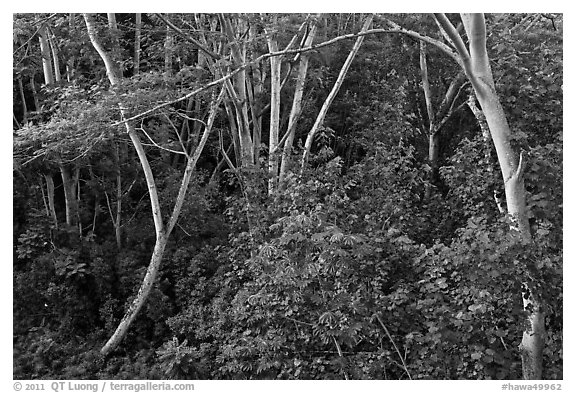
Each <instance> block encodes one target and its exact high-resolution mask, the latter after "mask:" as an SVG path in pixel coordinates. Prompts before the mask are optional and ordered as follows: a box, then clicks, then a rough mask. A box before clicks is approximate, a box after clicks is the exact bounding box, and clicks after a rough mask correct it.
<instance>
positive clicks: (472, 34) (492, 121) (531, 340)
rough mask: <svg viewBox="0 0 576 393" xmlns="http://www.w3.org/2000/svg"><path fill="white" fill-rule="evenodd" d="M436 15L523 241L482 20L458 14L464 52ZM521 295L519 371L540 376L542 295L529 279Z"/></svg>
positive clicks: (517, 177) (518, 189)
mask: <svg viewBox="0 0 576 393" xmlns="http://www.w3.org/2000/svg"><path fill="white" fill-rule="evenodd" d="M436 17H437V19H438V21H439V23H440V24H441V26H442V28H444V29H445V31H446V33H447V34H448V35H449V36H450V38H451V40H452V41H453V42H454V45H455V47H456V49H457V51H458V53H459V55H460V57H461V65H462V67H463V69H464V71H465V72H466V75H467V77H468V79H469V80H470V82H471V83H472V87H473V88H474V91H475V93H476V97H477V98H478V101H479V103H480V106H481V107H482V111H483V113H484V115H485V116H486V122H487V123H488V127H489V128H490V135H491V137H492V140H493V141H494V146H495V148H496V153H497V156H498V162H499V164H500V170H501V172H502V178H503V180H504V189H505V194H506V205H507V210H508V214H509V215H510V217H511V219H512V221H513V223H514V224H513V228H512V229H513V230H515V231H518V233H519V234H520V236H521V237H522V239H523V240H524V241H525V242H531V241H532V235H531V233H530V225H529V222H528V209H527V207H526V195H525V188H524V170H525V166H526V162H525V160H524V157H523V155H522V154H520V157H518V155H517V154H516V153H515V152H514V150H513V149H512V145H511V140H512V138H511V131H510V127H509V125H508V121H507V119H506V115H505V113H504V109H503V108H502V104H501V103H500V99H499V98H498V95H497V93H496V88H495V84H494V79H493V75H492V70H491V68H490V61H489V58H488V53H487V50H486V24H485V20H484V15H483V14H461V18H462V21H463V24H464V29H465V31H466V35H467V36H468V39H469V41H470V44H469V47H470V49H469V51H468V50H467V49H466V46H465V44H464V42H463V40H462V38H461V37H460V35H459V34H458V32H457V31H456V29H455V28H454V26H453V25H452V24H451V23H450V21H449V20H448V18H446V16H445V15H444V14H436ZM522 299H523V302H524V311H525V312H526V315H527V325H528V327H527V328H526V329H525V330H524V333H523V336H522V342H521V344H520V355H521V358H522V374H523V378H524V379H542V355H543V349H544V340H545V326H544V311H543V305H542V300H541V298H540V296H539V294H538V293H537V291H536V290H535V288H534V287H533V286H532V285H531V284H530V283H528V282H525V283H524V284H523V290H522Z"/></svg>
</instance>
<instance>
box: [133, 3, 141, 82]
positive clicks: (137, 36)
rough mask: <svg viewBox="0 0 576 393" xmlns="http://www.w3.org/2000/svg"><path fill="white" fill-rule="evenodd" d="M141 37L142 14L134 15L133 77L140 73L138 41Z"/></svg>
mask: <svg viewBox="0 0 576 393" xmlns="http://www.w3.org/2000/svg"><path fill="white" fill-rule="evenodd" d="M141 36H142V14H141V13H136V32H135V37H134V75H138V74H139V73H140V51H141V49H140V40H141Z"/></svg>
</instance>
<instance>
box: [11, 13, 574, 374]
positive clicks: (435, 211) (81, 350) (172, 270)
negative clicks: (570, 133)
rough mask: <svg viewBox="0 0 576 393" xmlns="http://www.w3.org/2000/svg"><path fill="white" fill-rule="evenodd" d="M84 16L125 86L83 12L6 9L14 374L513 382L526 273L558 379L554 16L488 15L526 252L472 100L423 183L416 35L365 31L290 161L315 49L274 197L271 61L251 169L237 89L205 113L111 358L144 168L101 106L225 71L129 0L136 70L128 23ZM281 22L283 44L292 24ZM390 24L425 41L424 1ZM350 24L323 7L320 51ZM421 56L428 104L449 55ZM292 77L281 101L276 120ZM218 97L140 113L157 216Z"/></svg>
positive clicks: (357, 22) (137, 268)
mask: <svg viewBox="0 0 576 393" xmlns="http://www.w3.org/2000/svg"><path fill="white" fill-rule="evenodd" d="M237 17H238V20H239V22H238V24H237V25H238V26H240V27H244V26H249V28H250V29H252V27H253V26H256V30H257V34H256V36H252V35H251V34H252V33H250V34H248V33H246V34H244V35H239V36H238V37H236V39H237V40H242V39H245V38H246V37H247V36H249V37H251V38H250V41H249V42H248V43H247V44H246V45H247V46H246V48H248V49H247V52H248V55H249V56H251V57H249V59H250V58H251V59H253V58H256V57H257V56H258V55H260V54H262V53H266V50H267V49H266V40H265V38H264V31H265V30H266V29H267V28H269V25H266V23H267V22H266V23H265V21H263V20H260V19H259V18H260V17H258V16H257V15H240V16H237ZM450 17H451V18H452V16H450ZM97 18H98V20H99V21H101V26H102V29H101V31H100V34H101V35H102V37H104V39H105V42H106V44H107V45H111V44H110V43H111V42H113V41H115V40H116V41H117V42H118V46H117V47H116V50H115V51H114V56H115V57H116V58H117V59H118V61H119V64H121V67H122V72H123V75H124V77H125V78H124V80H123V82H122V84H121V85H120V86H115V87H114V89H110V88H109V83H108V80H107V79H106V69H105V68H104V64H103V63H102V61H101V59H100V57H99V56H98V53H97V52H96V51H95V50H94V48H93V46H92V45H91V43H90V40H89V38H88V34H87V32H86V26H85V25H84V21H83V19H82V18H81V16H80V15H77V14H76V15H75V14H70V15H65V14H54V15H48V14H18V15H15V16H14V29H13V34H14V68H13V79H14V91H13V93H14V94H13V97H14V102H13V113H14V117H13V119H14V131H13V132H14V134H13V135H14V171H13V176H14V177H13V179H14V181H13V184H14V196H13V211H14V223H13V243H14V247H13V272H14V276H13V285H14V286H13V293H14V305H13V313H14V370H13V375H14V378H15V379H170V378H174V379H344V378H346V379H408V378H410V379H518V378H520V377H521V364H520V356H519V353H518V345H519V343H520V340H521V337H522V331H523V330H524V326H523V323H522V321H523V320H524V319H523V313H524V311H523V309H522V298H521V285H522V283H524V282H530V283H532V284H533V285H535V287H537V288H539V289H540V291H541V293H542V294H543V300H544V304H545V305H546V329H547V339H546V347H545V352H544V370H545V374H544V377H545V378H546V379H562V377H563V368H562V361H563V353H562V313H563V298H562V249H563V245H562V233H563V229H562V227H563V222H562V83H563V75H562V29H563V27H562V17H561V16H559V15H548V14H546V15H541V14H531V15H528V14H518V15H509V14H506V15H494V16H488V18H487V24H488V28H489V35H488V45H489V53H490V56H491V57H492V59H493V64H492V67H493V70H494V75H495V79H496V85H497V90H498V94H499V95H500V98H501V101H502V103H503V105H504V108H505V110H506V115H507V117H508V121H509V123H510V124H511V128H512V130H513V138H514V144H515V148H517V149H518V150H519V151H520V150H522V151H523V152H524V153H523V154H524V155H525V157H526V160H527V162H528V164H527V169H526V175H525V182H526V196H527V201H528V207H529V210H530V224H531V231H532V236H533V241H532V242H531V243H526V242H524V241H523V240H522V239H520V238H519V236H517V234H516V233H515V232H514V231H511V230H510V226H511V223H510V222H509V219H508V218H507V216H506V214H503V213H501V212H500V211H499V209H498V200H499V196H498V195H501V194H502V193H503V182H502V177H501V175H500V169H499V167H498V162H497V161H496V159H495V152H494V148H493V146H492V144H491V141H490V140H486V138H485V136H483V134H482V132H481V129H480V126H479V124H478V122H477V120H476V118H475V117H474V115H473V114H472V112H471V111H470V110H468V108H467V107H466V106H465V105H460V108H459V109H458V110H457V111H455V112H454V113H453V114H452V116H451V117H450V119H449V120H448V121H447V122H446V124H445V125H444V128H443V130H442V134H441V139H440V140H441V149H440V161H439V174H438V176H437V178H431V177H430V171H431V167H430V165H429V163H428V138H427V135H426V127H427V120H426V116H425V114H424V113H425V111H426V108H425V105H426V104H425V101H424V95H423V92H422V86H421V75H420V68H419V67H420V66H419V44H418V42H417V40H415V39H413V38H410V37H407V36H405V35H399V34H378V35H368V36H367V37H366V41H365V42H364V44H363V46H362V48H361V49H360V52H359V54H358V56H357V57H356V58H355V60H354V62H353V63H352V66H351V68H350V70H349V72H348V74H347V76H346V79H345V80H344V83H343V85H342V87H341V89H340V92H339V94H338V96H337V97H336V99H335V101H334V103H333V104H332V106H331V109H330V110H329V112H328V115H327V117H326V120H325V122H324V124H323V126H322V127H321V129H320V130H319V132H318V134H317V135H316V138H315V141H314V147H313V150H312V157H311V158H310V160H309V162H308V164H307V165H306V166H305V168H303V170H302V171H300V168H299V167H298V163H299V158H300V157H301V154H302V149H303V141H304V140H305V138H306V135H307V133H308V131H309V130H310V128H311V127H312V125H313V123H314V120H315V118H316V115H317V113H318V111H319V110H320V107H321V106H322V104H323V102H324V100H325V98H326V97H327V96H328V93H329V91H330V89H331V87H332V85H333V84H334V81H335V80H336V78H337V76H338V73H339V72H340V69H341V66H342V63H343V62H344V60H345V58H346V56H347V54H348V53H349V51H350V48H351V47H352V44H353V40H341V41H337V42H336V43H334V44H332V45H329V46H325V47H323V48H321V49H318V50H315V51H312V52H311V54H310V65H309V67H310V69H309V71H308V74H307V79H306V85H305V86H306V87H305V92H304V99H303V107H302V114H301V116H300V120H299V122H298V127H297V130H296V137H295V143H294V149H293V153H294V154H293V158H294V160H293V162H292V169H293V171H292V172H290V173H289V175H288V177H287V179H286V181H285V182H284V183H282V184H280V186H279V187H278V189H276V190H275V191H274V192H271V193H269V192H268V188H267V185H268V180H269V172H268V161H267V160H268V158H269V157H268V149H267V144H268V143H269V140H268V136H267V134H266V130H267V129H268V127H269V124H268V123H269V120H268V119H269V116H268V113H269V112H267V111H269V109H268V108H269V105H268V107H267V104H269V96H270V81H269V78H270V75H269V74H270V72H269V71H265V72H263V73H262V76H263V78H264V79H263V84H262V91H260V92H258V94H259V95H258V96H257V97H255V98H254V102H258V103H259V106H258V107H257V108H256V110H260V111H262V113H264V114H265V115H264V116H262V124H261V128H262V131H263V132H262V134H261V136H262V140H261V141H260V142H261V144H262V146H261V147H260V146H257V147H256V149H257V150H258V151H259V161H257V162H256V163H255V165H253V166H249V165H241V163H240V157H239V156H238V154H235V153H236V152H234V153H230V151H231V149H232V148H230V149H228V146H232V144H233V143H234V137H235V134H234V129H235V127H236V125H233V124H231V122H230V117H227V111H229V110H231V108H232V105H233V102H232V101H230V102H232V103H229V105H231V106H230V107H226V108H225V107H224V105H223V106H222V107H221V108H220V109H219V112H218V114H217V116H216V121H215V126H214V127H215V130H214V132H213V133H212V134H211V136H210V137H209V139H208V144H207V146H206V148H205V149H204V151H203V154H202V156H201V158H200V160H199V162H198V164H197V168H196V171H195V173H194V174H193V176H192V181H191V184H190V186H189V188H188V194H187V195H186V199H185V203H184V205H183V209H182V212H181V215H180V218H179V221H178V224H177V226H176V227H175V229H174V232H173V233H172V235H171V237H170V239H169V241H168V246H167V249H166V252H165V255H164V258H163V262H162V265H161V269H160V274H159V277H157V279H156V281H155V283H154V286H153V289H152V292H151V294H150V296H149V298H148V299H147V301H146V304H145V306H144V308H143V310H142V311H141V313H140V314H139V316H138V318H137V320H136V322H135V323H134V324H133V325H132V326H131V328H130V331H129V333H128V336H127V337H126V339H125V340H124V341H123V342H122V345H121V347H120V348H119V349H118V350H117V351H115V352H114V353H113V354H112V355H111V356H108V357H103V356H101V355H100V353H99V350H100V348H101V347H102V345H103V344H104V343H105V342H106V340H107V339H108V338H109V337H110V335H111V334H112V333H113V332H114V330H115V328H116V326H117V325H118V323H119V322H120V320H121V318H122V316H123V315H124V312H125V309H126V307H127V305H128V304H129V302H130V301H131V300H132V299H133V298H134V297H135V296H136V293H137V291H138V288H139V286H140V284H141V282H142V279H143V277H144V274H145V272H146V269H147V266H148V263H149V261H150V255H151V253H152V249H153V247H154V242H155V232H154V223H153V218H152V215H151V214H150V211H151V205H150V200H149V196H148V191H147V183H146V179H145V178H144V175H143V171H142V168H141V166H140V164H139V161H138V158H137V155H136V152H135V150H134V148H133V146H132V145H131V143H130V140H129V139H128V138H127V136H126V133H125V131H124V128H123V125H121V124H120V125H115V123H116V122H118V121H119V120H121V119H120V114H119V111H118V105H119V104H120V105H125V104H126V103H129V104H130V106H131V107H130V108H131V111H132V113H135V114H136V113H140V112H143V111H145V110H148V109H150V108H152V107H154V106H156V105H158V104H160V103H163V102H168V101H172V100H175V99H177V98H179V97H182V96H184V95H186V94H187V93H189V92H190V91H193V90H194V89H197V88H199V87H201V86H204V85H206V84H207V83H209V82H211V81H212V80H215V79H218V75H217V72H215V71H214V68H213V67H209V66H208V65H207V63H203V62H202V61H201V60H200V58H201V51H199V50H198V48H197V47H196V46H195V45H193V44H191V43H190V40H189V39H185V38H183V36H180V35H178V34H175V33H173V35H172V36H170V37H171V38H170V40H168V39H167V36H168V35H167V33H166V32H167V31H169V29H168V30H167V28H166V25H164V24H163V21H162V20H161V19H160V18H159V17H157V16H156V15H146V14H143V15H142V26H141V45H142V53H141V58H140V60H139V70H138V71H137V72H136V71H135V70H134V60H133V58H132V56H133V52H134V48H135V42H134V30H135V29H136V19H135V17H134V15H133V14H118V15H116V19H117V23H118V30H117V31H116V32H115V33H114V32H111V31H109V30H106V29H105V28H104V26H105V25H106V15H104V14H100V15H98V16H97ZM203 18H205V19H203ZM282 18H283V19H282V20H281V23H280V24H279V25H280V26H281V27H278V28H277V31H276V34H277V36H278V41H279V43H280V46H281V47H282V48H284V47H285V46H286V45H287V44H288V42H289V40H290V38H291V37H292V36H293V35H294V34H295V33H297V32H298V27H299V26H300V24H301V23H302V22H303V21H304V18H305V15H289V16H282ZM390 18H394V20H395V22H396V23H399V24H401V25H403V26H405V27H406V28H410V29H414V30H418V31H420V32H421V33H423V34H427V35H430V36H434V37H438V36H439V32H438V29H437V27H436V25H435V24H434V21H433V19H431V17H430V16H426V15H393V16H390ZM385 19H386V16H378V17H377V19H375V22H374V23H375V24H377V23H384V22H383V21H384V20H385ZM454 19H455V18H454ZM171 20H172V21H173V23H174V24H176V25H178V26H181V27H182V28H183V29H184V28H185V29H187V30H186V31H187V32H188V34H190V36H189V37H195V38H198V37H199V36H198V35H196V32H197V31H199V29H200V28H203V29H206V30H207V31H208V32H211V33H212V35H209V34H208V35H206V36H207V37H209V39H210V40H212V41H211V42H207V43H206V45H207V46H208V47H210V48H211V49H214V50H217V48H220V49H218V50H225V49H226V48H228V47H230V46H232V43H231V42H227V40H228V39H229V37H225V36H224V35H223V34H222V35H217V34H216V33H218V31H216V30H215V31H211V30H210V29H214V26H216V25H217V23H216V22H214V21H217V20H218V19H217V18H213V19H210V16H209V15H208V16H202V17H200V16H198V15H196V16H195V15H190V14H185V15H177V14H174V15H171ZM361 25H362V16H361V15H350V14H328V15H323V16H322V18H321V20H320V21H318V23H317V27H318V33H317V37H316V40H315V42H321V41H325V40H327V39H330V38H333V37H336V36H338V35H342V34H349V33H356V32H357V31H359V29H360V27H361ZM46 26H49V27H46ZM192 26H195V27H192ZM40 28H43V29H46V30H45V31H46V33H45V35H46V36H47V37H48V42H49V44H50V45H49V46H50V47H51V48H58V50H57V53H58V58H59V60H60V63H59V65H58V67H59V68H60V69H59V70H58V71H56V73H61V79H60V80H59V81H55V82H54V83H47V81H46V80H45V79H44V78H42V75H43V73H44V69H43V63H42V54H41V50H40V44H39V39H38V36H39V34H41V33H39V31H40ZM246 31H248V29H247V30H246ZM250 31H252V30H250ZM219 45H220V47H219ZM222 48H224V49H222ZM168 58H170V60H169V61H168V60H167V59H168ZM428 59H429V64H428V68H429V70H428V72H429V74H430V82H431V85H432V89H433V93H434V102H435V103H439V102H440V101H441V100H442V97H443V95H444V94H445V91H446V89H447V86H448V84H449V83H450V81H451V80H452V78H454V76H455V75H456V74H457V73H458V66H457V64H455V62H454V61H453V60H452V59H450V58H448V57H447V56H445V55H444V54H442V53H441V51H438V50H436V49H431V50H430V52H429V53H428ZM289 60H292V59H291V58H284V60H283V61H284V63H285V64H284V65H283V67H282V76H283V77H284V75H286V73H287V72H288V71H287V70H288V65H287V64H288V63H289ZM218 62H220V63H214V64H217V65H218V67H222V69H228V70H232V69H233V68H234V67H233V65H232V64H231V60H229V59H228V58H222V59H220V60H218ZM266 64H268V63H266V61H265V62H264V66H263V67H262V69H263V70H265V69H266V67H268V69H269V66H267V65H266ZM296 66H297V62H295V64H294V69H296V68H297V67H296ZM214 67H216V66H214ZM290 67H291V68H292V63H290ZM251 72H252V71H251ZM295 73H296V71H294V72H293V74H291V76H290V77H288V78H287V79H286V83H285V85H284V87H283V90H282V92H281V100H282V101H281V102H282V104H281V107H280V108H281V120H280V123H281V124H282V126H283V127H285V124H286V123H287V122H288V114H289V112H290V104H291V99H292V96H293V94H294V90H295V78H296V77H295ZM215 89H220V87H216V88H215ZM466 89H469V86H464V87H463V92H465V91H466ZM216 93H217V92H216ZM466 94H468V93H466ZM464 95H465V94H464V93H463V94H462V97H460V98H459V100H460V101H458V103H457V104H456V105H455V106H458V105H459V104H460V103H462V102H465V101H466V97H464ZM211 97H212V90H210V89H207V90H206V91H203V92H201V93H199V94H198V95H196V96H194V97H192V98H191V99H190V100H187V101H182V102H175V103H173V104H172V105H170V106H168V107H166V108H164V109H163V110H162V111H159V112H156V113H152V114H150V115H148V116H146V117H143V118H141V119H138V120H136V121H135V126H136V127H137V129H138V130H139V132H141V133H142V138H143V141H145V142H146V144H145V149H146V153H147V155H148V159H149V161H150V163H151V166H152V170H153V172H154V177H155V179H156V186H157V189H158V192H159V199H160V201H161V209H162V211H163V212H164V213H165V216H166V215H167V214H169V212H170V209H171V208H172V206H173V204H174V201H175V200H176V197H177V194H178V189H179V187H180V181H181V176H182V172H183V168H184V166H185V163H184V162H183V158H182V155H178V154H175V153H174V151H176V150H178V149H179V146H182V145H185V144H186V143H188V145H187V146H186V147H187V148H189V149H191V148H193V147H194V146H197V145H198V140H199V136H200V135H201V131H200V129H201V128H200V127H201V126H202V123H205V121H206V117H207V113H208V110H209V106H210V104H209V102H210V99H211ZM138 127H139V128H138ZM174 130H181V133H178V131H176V133H174ZM144 133H147V134H146V135H144ZM180 135H186V136H187V138H188V139H187V140H186V141H184V143H182V142H183V141H182V140H179V138H180ZM176 136H178V138H177V137H176ZM152 141H153V142H154V143H152ZM226 151H228V153H227V154H226ZM228 156H229V157H228ZM224 158H226V159H224ZM232 164H235V166H232ZM66 174H68V177H67V176H66ZM69 178H71V179H72V180H70V179H69ZM73 181H75V182H76V183H75V184H76V186H75V187H70V186H69V184H72V182H73ZM50 182H53V184H52V187H53V188H52V190H51V187H50ZM430 187H432V189H433V192H432V193H429V192H428V191H427V190H429V189H430ZM68 190H73V191H74V192H73V193H72V195H68ZM51 193H52V197H53V203H52V202H51V201H50V194H51ZM72 201H74V203H75V205H74V206H75V209H76V210H74V208H73V205H72ZM71 206H72V207H71ZM70 212H71V213H70Z"/></svg>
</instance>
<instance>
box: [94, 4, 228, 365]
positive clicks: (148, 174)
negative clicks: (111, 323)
mask: <svg viewBox="0 0 576 393" xmlns="http://www.w3.org/2000/svg"><path fill="white" fill-rule="evenodd" d="M84 19H85V21H86V27H87V30H88V35H89V36H90V41H91V42H92V45H93V46H94V48H95V49H96V51H97V52H98V54H99V55H100V57H101V58H102V60H103V61H104V65H105V66H106V71H107V73H108V78H109V79H110V84H111V85H113V86H114V85H117V84H119V83H120V82H121V79H122V77H121V73H120V72H119V71H118V66H117V65H116V64H115V62H114V59H113V58H112V57H111V56H110V54H109V53H108V52H107V51H106V50H104V48H103V46H102V44H101V43H100V40H99V38H98V36H97V32H96V26H95V21H94V18H93V16H92V15H91V14H84ZM223 96H224V89H222V91H221V92H220V94H219V96H218V98H216V99H215V98H213V100H212V105H211V108H210V114H209V116H208V121H207V124H206V127H205V129H204V134H203V135H202V138H201V139H200V142H199V144H198V146H197V147H196V149H195V151H194V154H193V155H192V156H189V155H187V156H186V158H187V163H186V169H185V170H184V175H183V176H182V182H181V184H180V189H179V191H178V196H177V197H176V201H175V203H174V207H173V210H172V214H171V216H170V218H169V220H168V223H167V224H166V225H164V222H163V220H162V212H161V209H160V202H159V200H158V191H157V188H156V182H155V180H154V176H153V173H152V168H151V167H150V163H149V162H148V158H147V157H146V153H145V151H144V147H143V146H142V143H141V141H140V137H139V135H138V134H137V133H136V130H135V129H134V126H133V125H132V124H131V123H130V122H126V123H124V124H125V127H126V131H127V133H128V136H129V137H130V140H131V141H132V144H133V145H134V148H135V149H136V152H137V154H138V158H139V160H140V164H141V166H142V169H143V171H144V176H145V178H146V184H147V186H148V193H149V195H150V204H151V206H152V216H153V218H154V228H155V232H156V243H155V245H154V251H153V253H152V257H151V258H150V264H149V265H148V269H147V271H146V275H145V277H144V280H143V282H142V285H141V286H140V289H139V290H138V294H137V296H136V298H135V299H134V301H133V302H132V304H131V305H130V307H129V308H128V310H127V311H126V314H125V315H124V317H123V318H122V320H121V321H120V324H119V325H118V327H117V328H116V331H115V332H114V334H113V335H112V337H111V338H110V339H109V340H108V342H107V343H106V344H105V345H104V347H103V348H102V349H101V351H100V352H101V353H102V355H104V356H106V355H108V354H109V353H110V352H112V351H113V350H114V349H115V348H116V347H117V346H118V344H119V343H120V342H121V341H122V339H123V338H124V337H125V335H126V332H127V331H128V329H129V327H130V324H131V323H132V321H134V319H135V318H136V316H137V315H138V312H139V311H140V309H141V308H142V306H143V305H144V303H145V302H146V299H147V298H148V295H149V294H150V290H151V289H152V285H154V281H155V279H156V276H157V275H158V271H159V268H160V264H161V262H162V257H163V254H164V249H165V247H166V243H167V242H168V238H169V236H170V233H171V232H172V230H173V229H174V226H175V225H176V223H177V221H178V217H179V215H180V211H181V209H182V206H183V204H184V200H185V197H186V193H187V191H188V186H189V184H190V179H191V177H192V173H193V172H194V169H195V167H196V163H197V162H198V159H199V158H200V154H201V153H202V151H203V149H204V146H205V145H206V142H207V141H208V136H209V134H210V131H211V130H212V126H213V124H214V120H215V118H216V113H217V108H218V106H219V105H220V102H221V101H222V98H223ZM119 109H120V113H121V115H122V118H128V117H129V114H128V111H127V110H126V109H125V108H124V107H123V106H122V105H121V104H120V106H119Z"/></svg>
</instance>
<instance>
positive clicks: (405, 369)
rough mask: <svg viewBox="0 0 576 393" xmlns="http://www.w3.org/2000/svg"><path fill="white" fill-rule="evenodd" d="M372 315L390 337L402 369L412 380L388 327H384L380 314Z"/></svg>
mask: <svg viewBox="0 0 576 393" xmlns="http://www.w3.org/2000/svg"><path fill="white" fill-rule="evenodd" d="M374 316H375V317H376V319H377V320H378V322H380V325H381V326H382V329H384V331H385V332H386V335H387V336H388V338H389V339H390V342H391V343H392V345H393V346H394V349H396V353H397V354H398V357H399V358H400V360H401V361H402V365H403V366H404V371H406V374H408V378H409V379H410V380H412V376H411V375H410V371H408V367H407V366H406V362H405V361H404V358H403V357H402V354H401V353H400V350H399V349H398V347H397V346H396V343H395V342H394V340H393V339H392V336H391V335H390V332H389V331H388V329H387V328H386V325H384V322H382V318H380V315H378V314H374Z"/></svg>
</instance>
